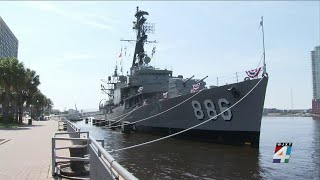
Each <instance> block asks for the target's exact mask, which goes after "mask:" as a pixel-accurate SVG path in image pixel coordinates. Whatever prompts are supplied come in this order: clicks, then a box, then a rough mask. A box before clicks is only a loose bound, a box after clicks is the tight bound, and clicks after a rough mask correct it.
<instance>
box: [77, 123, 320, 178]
mask: <svg viewBox="0 0 320 180" xmlns="http://www.w3.org/2000/svg"><path fill="white" fill-rule="evenodd" d="M77 126H79V127H81V129H82V130H89V131H90V135H91V136H93V137H94V138H96V139H105V144H106V149H107V150H112V149H118V148H123V147H128V146H131V145H135V144H139V143H142V142H146V141H150V140H153V139H156V138H159V136H155V135H149V134H139V133H137V134H131V135H127V134H122V133H121V132H117V131H110V130H107V129H102V128H100V127H95V126H92V125H85V124H84V122H78V123H77ZM277 142H292V143H293V147H292V152H291V158H290V161H289V163H283V164H278V163H272V158H273V153H274V148H275V145H276V143H277ZM112 156H114V158H115V159H116V160H117V161H118V162H119V163H120V164H122V165H123V166H124V167H126V168H127V169H128V170H129V171H130V172H132V173H133V174H134V175H136V176H137V177H138V178H139V179H317V178H318V179H319V178H320V175H319V174H320V173H319V172H320V164H319V163H320V119H317V120H316V119H314V120H313V119H312V118H305V117H304V118H302V117H294V118H291V117H289V118H288V117H263V120H262V125H261V137H260V148H259V149H255V148H250V147H248V146H231V145H218V144H212V143H204V142H195V141H190V140H183V139H175V138H170V139H166V140H163V141H160V142H156V143H153V144H150V145H146V146H143V147H138V148H134V149H130V150H125V151H120V152H115V153H112Z"/></svg>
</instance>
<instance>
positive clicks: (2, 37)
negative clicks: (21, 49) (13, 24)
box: [0, 17, 19, 59]
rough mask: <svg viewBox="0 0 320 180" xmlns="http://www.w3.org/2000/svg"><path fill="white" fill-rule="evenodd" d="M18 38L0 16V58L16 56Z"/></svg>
mask: <svg viewBox="0 0 320 180" xmlns="http://www.w3.org/2000/svg"><path fill="white" fill-rule="evenodd" d="M18 43H19V41H18V39H17V38H16V36H15V35H14V34H13V32H12V31H11V30H10V28H9V27H8V26H7V24H6V23H5V22H4V20H3V19H2V18H1V17H0V59H1V58H17V57H18Z"/></svg>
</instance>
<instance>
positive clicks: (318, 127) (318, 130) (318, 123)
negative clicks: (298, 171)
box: [312, 117, 320, 179]
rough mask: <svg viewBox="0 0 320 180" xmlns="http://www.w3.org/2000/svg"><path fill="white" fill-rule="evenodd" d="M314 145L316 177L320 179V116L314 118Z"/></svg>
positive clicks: (313, 154) (313, 155)
mask: <svg viewBox="0 0 320 180" xmlns="http://www.w3.org/2000/svg"><path fill="white" fill-rule="evenodd" d="M313 130H314V133H313V143H312V144H313V147H314V151H313V153H312V157H313V163H314V166H313V167H314V176H313V177H314V178H317V177H318V178H319V179H320V117H314V118H313Z"/></svg>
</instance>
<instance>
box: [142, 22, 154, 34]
mask: <svg viewBox="0 0 320 180" xmlns="http://www.w3.org/2000/svg"><path fill="white" fill-rule="evenodd" d="M143 27H144V32H145V33H148V34H154V33H155V25H154V23H148V22H146V23H145V24H144V25H143Z"/></svg>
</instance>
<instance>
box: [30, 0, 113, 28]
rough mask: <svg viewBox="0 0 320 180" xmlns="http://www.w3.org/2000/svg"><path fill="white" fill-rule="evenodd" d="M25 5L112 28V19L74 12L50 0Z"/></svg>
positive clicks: (74, 19)
mask: <svg viewBox="0 0 320 180" xmlns="http://www.w3.org/2000/svg"><path fill="white" fill-rule="evenodd" d="M25 5H27V6H28V7H31V8H35V9H39V10H42V11H47V12H51V13H54V14H57V15H60V16H63V17H66V18H69V19H70V20H73V21H74V22H76V23H79V24H83V25H89V26H91V27H96V28H99V29H104V30H112V26H111V25H110V24H111V23H112V22H113V20H111V21H109V23H106V21H107V17H103V16H99V15H94V14H91V15H81V14H75V12H71V11H65V10H63V9H62V8H59V7H58V6H56V5H55V4H53V3H52V2H48V1H31V2H25ZM102 18H103V19H105V21H104V22H101V19H102ZM108 18H110V17H108ZM99 19H100V20H99ZM110 19H111V18H110Z"/></svg>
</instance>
